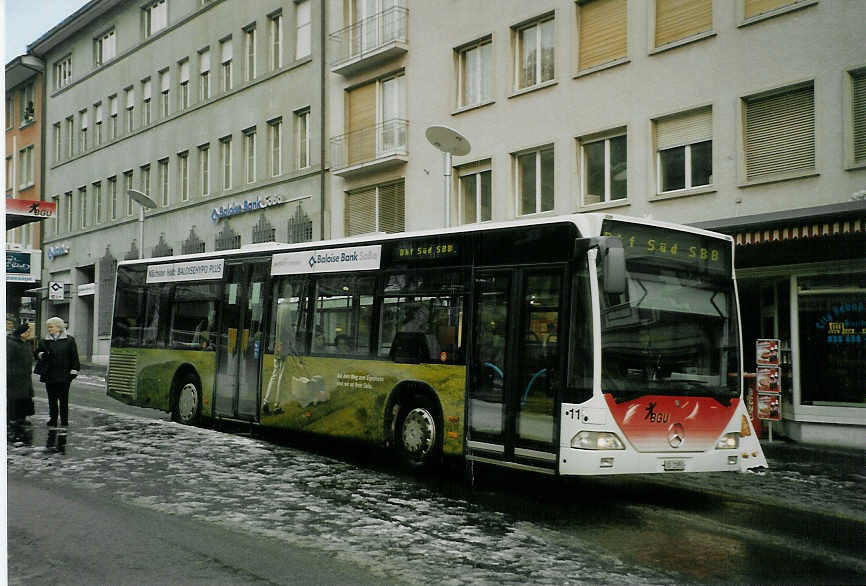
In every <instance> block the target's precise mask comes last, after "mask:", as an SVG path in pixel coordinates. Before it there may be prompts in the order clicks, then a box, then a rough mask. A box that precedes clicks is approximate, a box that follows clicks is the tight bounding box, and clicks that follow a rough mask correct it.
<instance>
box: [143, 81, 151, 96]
mask: <svg viewBox="0 0 866 586" xmlns="http://www.w3.org/2000/svg"><path fill="white" fill-rule="evenodd" d="M152 91H153V89H152V86H151V83H150V80H147V81H146V82H144V84H143V85H142V88H141V93H142V97H141V99H142V100H149V99H150V97H151V93H152Z"/></svg>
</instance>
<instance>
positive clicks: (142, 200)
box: [126, 189, 156, 259]
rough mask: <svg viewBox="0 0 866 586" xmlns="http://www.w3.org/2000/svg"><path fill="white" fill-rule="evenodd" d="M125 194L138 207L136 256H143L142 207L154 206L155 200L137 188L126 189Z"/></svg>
mask: <svg viewBox="0 0 866 586" xmlns="http://www.w3.org/2000/svg"><path fill="white" fill-rule="evenodd" d="M126 194H127V195H128V196H129V197H131V198H132V199H133V200H135V202H136V203H137V204H138V205H139V208H138V258H140V259H141V258H144V208H155V207H156V202H155V201H153V200H152V199H150V196H149V195H147V194H146V193H144V192H143V191H139V190H137V189H127V190H126Z"/></svg>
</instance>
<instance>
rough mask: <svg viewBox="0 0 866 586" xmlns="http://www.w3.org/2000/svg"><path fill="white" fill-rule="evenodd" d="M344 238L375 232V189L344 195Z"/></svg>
mask: <svg viewBox="0 0 866 586" xmlns="http://www.w3.org/2000/svg"><path fill="white" fill-rule="evenodd" d="M344 224H345V232H346V236H354V235H356V234H366V233H368V232H375V231H376V188H375V187H373V188H370V189H364V190H362V191H356V192H354V193H349V194H346V210H345V220H344Z"/></svg>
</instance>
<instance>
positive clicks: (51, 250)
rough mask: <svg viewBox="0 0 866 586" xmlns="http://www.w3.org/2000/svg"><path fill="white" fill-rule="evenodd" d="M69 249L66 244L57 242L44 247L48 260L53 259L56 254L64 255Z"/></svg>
mask: <svg viewBox="0 0 866 586" xmlns="http://www.w3.org/2000/svg"><path fill="white" fill-rule="evenodd" d="M69 250H70V248H69V245H68V244H57V245H54V246H49V247H48V248H46V249H45V256H47V257H48V260H54V259H55V258H57V257H58V256H66V255H67V254H69Z"/></svg>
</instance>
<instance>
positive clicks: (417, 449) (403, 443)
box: [395, 399, 442, 468]
mask: <svg viewBox="0 0 866 586" xmlns="http://www.w3.org/2000/svg"><path fill="white" fill-rule="evenodd" d="M439 431H440V429H439V423H438V421H437V417H436V410H435V409H433V407H432V406H431V404H430V402H429V401H427V400H425V399H416V400H414V401H412V402H409V403H406V404H405V405H401V407H400V411H399V413H398V414H397V425H396V428H395V432H396V433H395V435H396V437H395V440H396V444H397V450H398V452H399V454H400V457H401V459H402V460H403V461H404V462H405V463H406V464H408V465H409V466H410V467H412V468H425V467H428V466H431V465H432V464H434V463H435V462H436V460H437V459H438V457H439V453H440V452H441V449H442V442H441V436H440V434H439Z"/></svg>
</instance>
